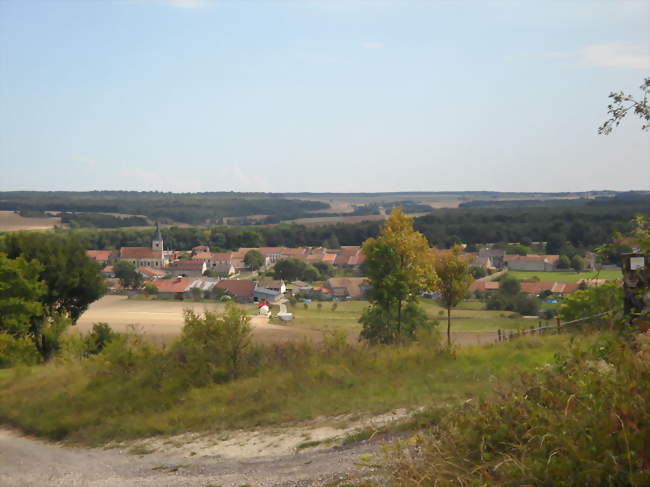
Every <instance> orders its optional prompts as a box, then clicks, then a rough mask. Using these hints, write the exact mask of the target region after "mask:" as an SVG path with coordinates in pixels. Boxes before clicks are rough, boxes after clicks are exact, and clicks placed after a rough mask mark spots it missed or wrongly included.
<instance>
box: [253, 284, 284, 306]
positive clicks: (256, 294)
mask: <svg viewBox="0 0 650 487" xmlns="http://www.w3.org/2000/svg"><path fill="white" fill-rule="evenodd" d="M280 296H281V294H280V292H279V291H276V290H274V289H267V288H265V287H260V286H256V287H255V289H253V300H254V301H262V300H264V301H266V302H269V303H271V302H273V301H275V300H276V299H278V297H280Z"/></svg>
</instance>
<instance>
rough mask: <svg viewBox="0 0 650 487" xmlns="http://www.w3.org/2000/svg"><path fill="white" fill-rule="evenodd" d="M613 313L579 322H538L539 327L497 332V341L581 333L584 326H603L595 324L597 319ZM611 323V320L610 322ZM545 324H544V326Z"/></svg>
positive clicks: (558, 319) (582, 319)
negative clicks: (531, 336) (570, 332)
mask: <svg viewBox="0 0 650 487" xmlns="http://www.w3.org/2000/svg"><path fill="white" fill-rule="evenodd" d="M611 313H612V312H611V311H605V312H603V313H598V314H595V315H592V316H586V317H584V318H579V319H577V320H572V321H565V322H562V321H561V320H560V318H556V319H555V323H553V324H549V323H551V322H550V321H549V320H546V321H545V322H543V321H541V320H540V321H538V322H537V323H538V324H537V326H534V325H533V326H531V327H530V328H522V329H518V330H507V331H506V330H497V341H499V342H502V341H507V340H512V339H513V338H518V337H521V336H526V335H529V336H530V335H549V334H550V335H557V334H560V333H564V332H567V331H581V330H582V329H583V328H584V327H583V325H584V324H591V325H593V324H597V325H598V326H601V325H602V323H594V320H595V319H596V318H601V317H603V316H607V315H610V316H611ZM610 321H611V320H610ZM542 323H544V324H542Z"/></svg>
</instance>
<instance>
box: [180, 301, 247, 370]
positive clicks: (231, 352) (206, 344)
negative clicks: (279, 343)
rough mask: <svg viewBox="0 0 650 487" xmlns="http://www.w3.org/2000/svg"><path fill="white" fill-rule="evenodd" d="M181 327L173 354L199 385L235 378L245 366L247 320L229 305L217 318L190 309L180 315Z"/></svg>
mask: <svg viewBox="0 0 650 487" xmlns="http://www.w3.org/2000/svg"><path fill="white" fill-rule="evenodd" d="M184 316H185V326H184V327H183V333H182V335H181V339H180V342H179V343H178V346H177V347H178V349H177V355H178V356H179V357H182V361H183V362H185V363H186V364H187V366H188V367H189V368H190V370H191V374H192V375H194V376H195V377H202V378H203V379H202V380H200V382H201V383H208V382H224V381H226V380H232V379H235V378H236V377H238V376H239V375H240V372H241V370H242V368H244V367H245V366H246V359H247V358H248V354H249V351H250V350H251V349H252V347H251V327H250V318H249V317H248V316H247V315H246V312H245V311H244V310H242V309H240V308H239V307H238V306H237V305H234V304H231V305H228V307H227V308H226V312H225V313H224V314H223V315H221V316H219V315H217V314H216V313H213V312H210V311H205V312H204V313H203V316H200V315H198V314H196V313H195V312H194V311H192V310H191V309H186V310H185V312H184Z"/></svg>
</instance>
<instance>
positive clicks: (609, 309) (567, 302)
mask: <svg viewBox="0 0 650 487" xmlns="http://www.w3.org/2000/svg"><path fill="white" fill-rule="evenodd" d="M622 311H623V288H622V287H621V285H620V284H619V283H618V282H607V283H605V284H603V285H601V286H594V287H588V288H587V289H584V290H578V291H575V292H574V293H572V294H570V295H568V296H566V297H565V298H564V299H563V300H562V304H560V310H559V315H560V318H562V319H563V320H578V319H581V318H588V317H591V316H594V315H598V314H600V313H605V315H604V319H605V320H606V321H608V322H609V323H610V324H611V323H612V322H613V320H614V318H615V316H616V315H617V314H620V313H622Z"/></svg>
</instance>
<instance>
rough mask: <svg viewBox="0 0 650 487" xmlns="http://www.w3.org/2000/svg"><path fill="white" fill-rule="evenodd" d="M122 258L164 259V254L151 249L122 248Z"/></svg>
mask: <svg viewBox="0 0 650 487" xmlns="http://www.w3.org/2000/svg"><path fill="white" fill-rule="evenodd" d="M120 257H121V258H122V259H162V252H161V251H160V250H151V249H150V248H149V247H122V248H121V249H120Z"/></svg>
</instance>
